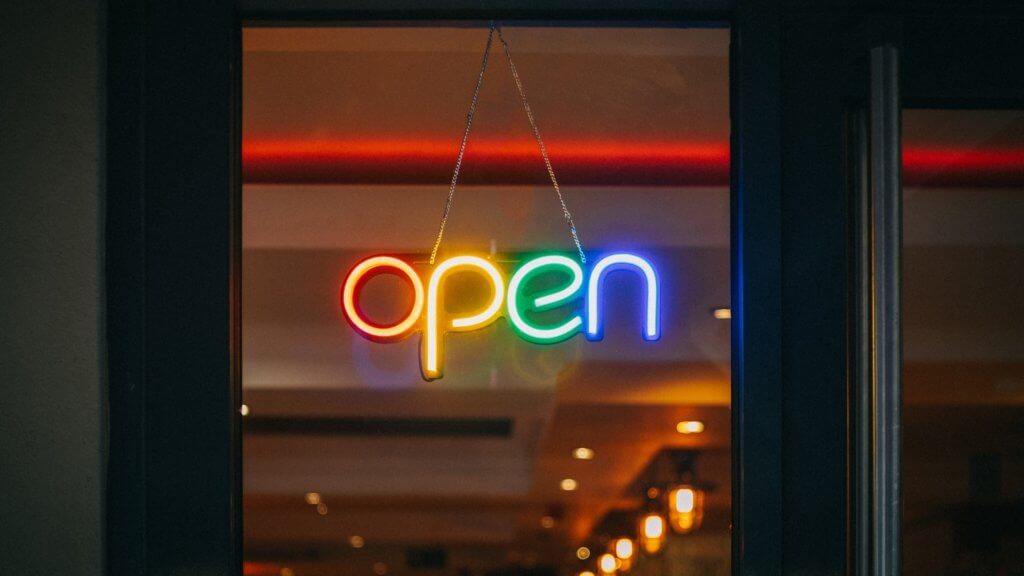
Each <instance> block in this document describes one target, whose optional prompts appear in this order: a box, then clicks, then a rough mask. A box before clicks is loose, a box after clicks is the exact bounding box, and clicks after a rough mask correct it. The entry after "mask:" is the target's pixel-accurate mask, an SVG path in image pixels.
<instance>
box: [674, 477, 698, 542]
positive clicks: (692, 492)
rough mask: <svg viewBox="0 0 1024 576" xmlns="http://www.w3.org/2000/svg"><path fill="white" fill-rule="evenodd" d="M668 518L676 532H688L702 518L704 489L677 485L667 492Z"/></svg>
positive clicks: (696, 526)
mask: <svg viewBox="0 0 1024 576" xmlns="http://www.w3.org/2000/svg"><path fill="white" fill-rule="evenodd" d="M668 519H669V523H670V524H671V526H672V529H673V530H674V531H675V532H676V533H678V534H689V533H690V532H693V531H694V530H696V529H697V528H699V527H700V523H701V520H703V519H704V491H703V490H699V489H697V488H694V487H693V486H677V487H676V488H673V489H672V490H671V491H670V492H669V493H668Z"/></svg>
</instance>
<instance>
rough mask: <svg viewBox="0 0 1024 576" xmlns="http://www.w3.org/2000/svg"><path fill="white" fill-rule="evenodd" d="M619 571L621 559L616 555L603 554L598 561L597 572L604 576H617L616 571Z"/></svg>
mask: <svg viewBox="0 0 1024 576" xmlns="http://www.w3.org/2000/svg"><path fill="white" fill-rule="evenodd" d="M618 569H619V559H618V558H616V557H615V555H614V554H601V557H600V558H598V559H597V571H598V572H600V573H601V575H602V576H608V575H610V574H615V571H616V570H618Z"/></svg>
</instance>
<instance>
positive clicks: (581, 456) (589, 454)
mask: <svg viewBox="0 0 1024 576" xmlns="http://www.w3.org/2000/svg"><path fill="white" fill-rule="evenodd" d="M572 457H573V458H575V459H577V460H593V459H594V451H593V450H591V449H590V448H584V447H582V446H581V447H579V448H576V449H575V450H573V451H572Z"/></svg>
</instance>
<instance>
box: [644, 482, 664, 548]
mask: <svg viewBox="0 0 1024 576" xmlns="http://www.w3.org/2000/svg"><path fill="white" fill-rule="evenodd" d="M651 494H653V496H651ZM657 494H658V491H657V489H655V488H651V489H650V490H648V499H647V508H646V509H645V510H644V511H643V512H642V513H641V515H640V518H639V519H638V520H637V544H638V546H639V548H640V551H642V552H643V553H645V554H647V556H656V554H658V553H659V552H660V551H662V549H663V548H665V541H666V538H667V537H668V535H669V534H668V533H669V527H668V526H667V522H666V520H665V515H664V513H662V510H660V509H659V506H658V501H657V498H656V497H657Z"/></svg>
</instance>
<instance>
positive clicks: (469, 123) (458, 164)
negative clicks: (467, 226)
mask: <svg viewBox="0 0 1024 576" xmlns="http://www.w3.org/2000/svg"><path fill="white" fill-rule="evenodd" d="M493 40H494V23H493V22H491V31H490V32H489V33H488V34H487V47H486V48H484V59H483V62H481V63H480V74H479V75H478V76H477V78H476V87H475V88H473V99H472V100H470V102H469V112H468V113H467V114H466V130H465V131H464V132H463V133H462V144H461V145H460V146H459V156H458V157H457V158H456V159H455V170H454V171H453V172H452V183H451V185H450V186H448V199H447V200H445V203H444V212H442V213H441V227H440V228H439V229H438V231H437V240H434V247H433V248H432V249H431V250H430V264H431V265H433V264H434V259H435V258H437V249H438V248H440V247H441V238H442V237H443V236H444V226H445V224H447V223H448V214H449V213H450V212H451V210H452V198H454V197H455V184H456V183H457V182H458V181H459V170H461V169H462V157H463V155H464V154H465V153H466V142H468V141H469V130H470V128H472V127H473V116H475V115H476V102H477V100H479V99H480V87H481V86H483V84H484V72H486V71H487V57H488V56H490V55H491V42H492V41H493Z"/></svg>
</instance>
